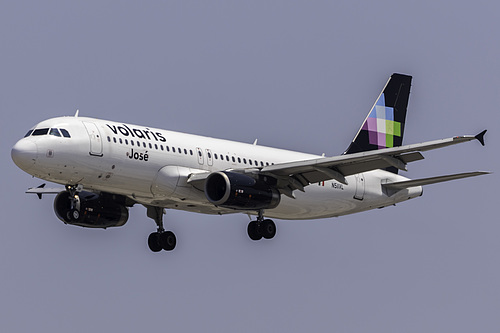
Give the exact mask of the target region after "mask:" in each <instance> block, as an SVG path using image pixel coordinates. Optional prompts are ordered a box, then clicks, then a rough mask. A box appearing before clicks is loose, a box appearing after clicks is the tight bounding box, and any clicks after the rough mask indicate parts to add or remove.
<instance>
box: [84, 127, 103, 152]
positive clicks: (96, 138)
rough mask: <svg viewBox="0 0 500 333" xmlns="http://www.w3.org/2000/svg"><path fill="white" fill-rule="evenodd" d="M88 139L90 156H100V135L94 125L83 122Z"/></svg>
mask: <svg viewBox="0 0 500 333" xmlns="http://www.w3.org/2000/svg"><path fill="white" fill-rule="evenodd" d="M83 125H84V126H85V129H86V130H87V133H88V134H89V139H90V152H89V153H90V155H92V156H99V157H101V156H102V139H101V133H100V132H99V129H98V128H97V126H96V124H94V123H87V122H83Z"/></svg>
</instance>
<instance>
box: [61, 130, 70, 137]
mask: <svg viewBox="0 0 500 333" xmlns="http://www.w3.org/2000/svg"><path fill="white" fill-rule="evenodd" d="M60 131H61V133H62V135H63V136H64V137H65V138H71V135H69V132H68V131H66V130H65V129H64V128H61V129H60Z"/></svg>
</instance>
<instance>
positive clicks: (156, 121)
mask: <svg viewBox="0 0 500 333" xmlns="http://www.w3.org/2000/svg"><path fill="white" fill-rule="evenodd" d="M499 12H500V5H498V4H497V3H496V2H494V1H473V2H471V1H461V2H456V1H421V0H420V1H376V2H375V1H338V0H336V1H252V2H237V1H210V2H208V1H178V2H173V1H102V0H101V1H10V0H3V1H2V2H1V3H0V50H1V53H0V58H1V62H0V112H1V115H2V122H1V133H2V134H1V135H2V140H1V141H0V147H1V151H0V153H1V156H2V159H3V162H2V172H3V175H2V187H3V191H2V192H1V194H0V195H1V200H0V202H1V205H2V217H1V230H0V264H1V269H0V314H1V315H0V316H1V319H0V330H1V331H2V332H28V331H37V332H44V331H45V332H48V331H52V332H102V331H111V332H113V331H116V332H117V331H120V332H138V331H152V330H162V331H172V332H187V331H203V332H207V331H208V332H210V331H212V332H215V331H217V332H306V331H307V332H332V331H333V332H385V333H387V332H496V331H497V330H498V327H500V317H499V316H498V313H499V310H500V267H499V265H500V262H499V259H498V256H499V253H500V242H499V238H500V226H499V219H498V216H497V211H498V206H497V205H498V202H499V201H498V188H499V185H500V184H499V179H498V173H499V171H500V170H499V168H498V165H499V157H498V143H499V131H500V128H499V127H500V126H499V123H500V116H499V111H498V109H499V105H500V65H499V61H498V59H499V53H500V52H499V51H500V42H499V38H498V32H499V31H500V20H498V13H499ZM393 72H401V73H405V74H410V75H413V77H414V78H413V86H412V92H411V96H410V105H409V109H408V117H407V123H406V129H405V139H404V142H405V143H406V144H410V143H417V142H423V141H428V140H434V139H439V138H446V137H451V136H454V135H462V134H477V133H478V132H480V131H481V130H483V129H484V128H487V129H488V133H487V134H486V142H487V145H486V147H481V146H480V145H479V143H477V142H471V143H466V144H463V145H459V146H456V147H450V148H445V149H441V150H438V151H432V152H428V153H425V154H424V156H425V157H426V159H425V160H423V161H419V162H415V163H412V164H410V166H409V172H408V173H405V175H407V176H409V177H413V178H418V177H428V176H434V175H442V174H448V173H454V172H465V171H474V170H489V171H493V172H496V173H494V174H492V175H488V176H482V177H477V178H473V179H466V180H461V181H455V182H449V183H445V184H441V185H432V186H428V187H425V188H424V196H423V197H421V198H417V199H414V200H411V201H409V202H406V203H402V204H399V205H398V206H397V207H388V208H385V209H381V210H374V211H369V212H366V213H362V214H357V215H352V216H346V217H341V218H331V219H324V220H314V221H291V222H290V221H281V220H276V223H277V227H278V234H277V236H276V237H275V239H273V240H272V241H261V242H252V241H251V240H250V239H249V238H248V236H247V235H246V226H247V223H248V221H249V219H248V217H247V216H245V215H231V216H224V217H218V216H205V215H198V214H192V213H186V212H178V211H168V212H167V215H166V218H165V219H166V224H167V226H168V228H169V229H171V230H173V231H174V232H175V233H176V235H177V239H178V246H177V248H176V249H175V250H174V251H173V252H172V253H165V252H162V253H159V254H153V253H151V252H150V251H149V249H148V247H147V242H146V239H147V236H148V235H149V233H151V232H152V231H154V230H155V224H154V222H153V221H152V220H150V219H148V218H147V217H146V211H145V209H144V208H143V207H142V206H136V207H134V208H132V209H131V211H130V213H131V214H130V220H129V222H128V223H127V224H126V225H125V226H124V227H121V228H116V229H108V230H105V231H104V230H89V229H84V228H79V227H74V226H66V225H64V224H63V223H62V222H60V221H59V220H58V219H57V218H56V217H55V215H54V213H53V209H52V202H53V197H51V196H47V197H46V198H44V199H43V200H38V199H37V198H36V197H35V196H29V195H26V194H24V191H25V190H26V189H27V188H28V187H32V186H38V185H40V184H41V183H43V181H40V180H37V179H32V178H31V176H29V175H28V174H25V173H24V172H23V171H21V170H19V169H18V168H17V167H16V166H15V165H14V163H13V162H12V161H11V158H10V149H11V147H12V145H13V144H14V143H15V142H16V141H17V140H18V139H19V138H21V137H22V136H23V135H24V134H25V133H26V131H27V130H28V129H29V128H30V127H32V126H33V125H34V124H35V123H37V122H39V121H41V120H44V119H47V118H51V117H55V116H61V115H73V114H74V112H75V110H76V109H80V115H82V116H90V117H100V118H104V119H110V120H115V121H123V122H127V123H136V124H141V125H148V126H155V127H160V128H165V129H171V130H178V131H183V132H189V133H194V134H200V135H207V136H214V137H220V138H226V139H233V140H238V141H243V142H253V140H254V139H255V138H258V139H259V144H261V145H268V146H274V147H279V148H285V149H292V150H298V151H304V152H311V153H317V154H321V153H323V152H324V153H326V154H327V155H336V154H340V153H341V152H342V151H343V150H344V149H345V148H346V147H347V146H348V144H349V142H350V141H351V139H352V138H353V136H354V134H355V132H356V131H357V130H358V129H359V126H360V125H361V122H362V121H363V119H364V118H365V117H366V115H367V113H368V111H369V109H370V108H371V106H372V104H373V102H374V101H375V99H376V97H377V96H378V94H379V92H380V91H381V89H382V87H383V85H384V84H385V82H386V80H387V79H388V77H389V76H390V75H391V74H392V73H393Z"/></svg>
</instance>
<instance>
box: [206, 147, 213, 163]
mask: <svg viewBox="0 0 500 333" xmlns="http://www.w3.org/2000/svg"><path fill="white" fill-rule="evenodd" d="M205 150H206V151H207V164H208V165H209V166H212V165H214V159H213V157H212V151H211V150H210V149H205Z"/></svg>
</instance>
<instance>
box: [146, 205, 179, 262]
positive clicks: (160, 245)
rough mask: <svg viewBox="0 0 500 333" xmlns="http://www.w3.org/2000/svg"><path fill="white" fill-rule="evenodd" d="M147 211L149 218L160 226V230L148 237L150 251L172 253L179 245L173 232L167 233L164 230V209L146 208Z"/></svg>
mask: <svg viewBox="0 0 500 333" xmlns="http://www.w3.org/2000/svg"><path fill="white" fill-rule="evenodd" d="M146 209H147V215H148V217H150V218H152V219H153V220H154V221H155V223H156V225H157V226H158V230H157V231H156V232H153V233H152V234H150V235H149V237H148V246H149V249H150V250H151V251H153V252H160V251H161V250H165V251H172V250H173V249H174V248H175V245H176V244H177V239H176V238H175V234H174V233H173V232H172V231H165V229H164V228H163V214H164V209H163V208H161V207H153V206H146Z"/></svg>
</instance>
